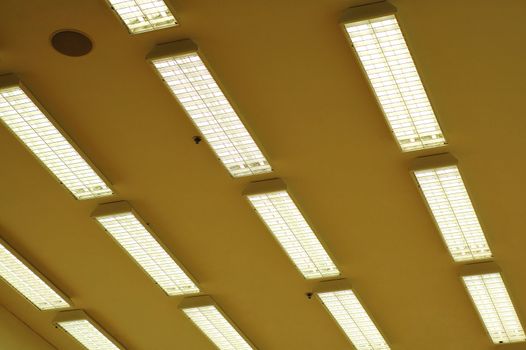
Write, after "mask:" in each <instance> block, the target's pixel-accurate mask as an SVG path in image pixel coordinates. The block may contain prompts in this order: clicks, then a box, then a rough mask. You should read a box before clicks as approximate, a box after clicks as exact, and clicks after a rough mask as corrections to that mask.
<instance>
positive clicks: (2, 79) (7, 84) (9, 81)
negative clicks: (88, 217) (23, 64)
mask: <svg viewBox="0 0 526 350" xmlns="http://www.w3.org/2000/svg"><path fill="white" fill-rule="evenodd" d="M11 87H18V88H20V89H21V90H22V91H23V92H24V93H25V94H26V95H27V97H28V98H29V99H30V100H31V102H33V104H34V105H35V106H36V107H37V108H38V109H39V110H40V112H42V114H43V115H44V116H45V117H46V118H47V119H48V120H49V122H50V123H51V124H52V125H53V126H54V127H55V128H56V129H57V130H58V132H59V133H60V134H61V135H62V137H64V139H66V141H67V142H68V143H69V144H70V145H71V147H73V149H74V150H75V151H77V153H78V154H79V155H80V157H81V158H82V159H84V161H85V162H86V163H87V164H88V165H89V166H90V167H91V169H92V170H93V171H94V172H95V174H97V175H98V176H99V177H100V178H101V180H102V181H103V182H104V184H105V185H106V186H107V187H108V188H109V189H110V191H111V194H108V195H106V196H102V197H94V198H85V199H79V198H77V197H75V195H74V194H73V193H72V192H71V191H70V190H69V188H67V187H66V185H64V184H63V183H62V181H60V179H59V178H58V177H57V176H56V175H55V174H54V173H53V172H52V171H51V169H49V168H48V167H47V165H45V164H44V162H42V161H41V160H40V159H39V158H38V157H37V155H36V154H35V153H33V151H32V150H31V148H29V146H28V145H26V144H25V142H23V141H22V140H20V138H19V137H18V135H16V133H15V132H14V131H13V130H11V128H9V127H8V126H7V125H6V129H7V130H8V131H9V132H10V133H11V134H12V135H13V136H14V137H15V138H16V139H17V140H18V141H19V142H20V143H21V144H22V145H23V146H24V147H25V148H26V149H27V150H28V151H29V153H30V154H31V155H32V156H33V157H34V158H35V159H36V160H37V161H38V162H39V163H40V164H41V165H42V167H43V168H44V169H45V170H46V171H47V172H48V173H49V174H51V176H52V177H53V178H54V179H55V180H56V181H57V182H58V183H59V184H60V185H61V186H62V187H64V188H65V189H66V191H67V192H68V193H69V194H70V195H71V196H72V197H73V198H74V199H75V200H78V201H81V200H93V199H95V198H104V197H110V196H112V195H115V190H114V189H113V188H112V183H111V181H109V180H108V178H107V177H106V176H104V174H103V173H102V172H101V171H100V170H99V168H97V167H96V166H95V164H93V162H92V161H91V160H90V159H89V157H88V156H87V155H86V154H85V153H84V152H83V151H82V150H81V149H80V147H79V146H78V145H77V143H76V142H75V141H73V139H72V138H71V137H70V136H69V135H68V133H66V132H65V131H64V129H62V127H61V126H60V125H59V124H58V123H57V122H56V121H55V119H54V118H53V117H51V115H50V114H49V113H48V111H47V110H46V109H45V108H44V106H42V105H41V104H40V102H39V101H38V99H37V98H35V96H34V95H33V94H32V93H31V91H30V90H29V89H28V88H27V87H26V86H25V85H24V83H23V82H22V81H21V80H20V78H19V77H18V76H17V75H16V74H13V73H9V74H3V75H0V89H6V88H11ZM0 124H4V125H5V123H4V122H2V121H0Z"/></svg>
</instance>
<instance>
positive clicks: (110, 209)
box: [91, 201, 201, 297]
mask: <svg viewBox="0 0 526 350" xmlns="http://www.w3.org/2000/svg"><path fill="white" fill-rule="evenodd" d="M124 213H132V214H133V215H134V216H135V218H136V219H137V220H138V221H139V222H140V224H141V225H142V226H143V227H144V229H145V230H146V231H148V233H149V234H150V235H151V236H152V237H153V239H155V241H156V242H157V243H158V244H159V245H160V246H161V248H162V249H164V251H165V252H166V254H168V255H169V256H170V258H172V259H173V261H175V263H176V264H177V265H178V266H179V268H180V269H181V270H182V271H183V272H184V273H185V274H186V276H187V277H188V278H189V279H190V280H191V281H192V282H193V283H194V285H195V286H196V287H197V289H199V292H197V293H195V294H194V295H198V294H199V293H201V288H199V283H198V281H197V280H196V279H195V278H194V276H192V274H191V273H190V272H189V271H188V270H187V269H186V268H185V266H184V265H183V264H182V263H181V262H180V261H179V260H178V259H177V258H176V257H175V256H174V254H172V251H171V250H170V249H168V247H167V246H166V245H165V244H164V243H163V242H162V241H161V240H160V239H159V237H157V235H156V234H155V233H154V232H153V231H152V230H151V228H150V225H149V224H148V223H146V221H144V220H143V218H142V217H141V216H140V215H139V214H138V213H137V211H135V209H134V208H133V207H132V206H131V204H130V203H129V202H127V201H118V202H110V203H102V204H99V205H98V206H97V207H96V208H95V210H93V212H92V213H91V217H92V218H93V219H94V220H95V221H96V222H97V224H98V225H99V226H100V227H102V229H103V230H104V231H105V232H107V233H108V235H109V236H110V238H111V239H112V240H113V241H114V242H115V243H117V245H118V246H119V247H120V248H121V249H122V250H123V251H124V252H125V253H126V254H127V255H128V256H129V257H130V258H131V260H133V262H134V263H135V264H136V265H138V266H139V268H140V269H141V270H142V271H143V272H144V273H145V274H146V276H148V278H150V279H151V280H152V281H153V283H154V284H155V285H156V286H158V287H159V288H160V289H161V290H162V291H163V292H164V293H165V294H166V295H167V296H169V297H174V296H181V295H183V294H179V295H170V294H168V293H166V291H165V290H164V289H163V288H162V287H161V286H160V285H159V284H158V283H157V281H156V280H155V279H154V278H153V277H152V276H150V274H149V273H148V272H147V271H146V270H145V269H144V268H143V267H142V265H141V264H139V262H138V261H137V260H135V258H134V257H133V256H132V255H131V254H130V253H129V252H128V251H127V250H126V249H124V247H123V246H122V245H121V244H120V243H119V241H118V240H117V239H116V238H115V237H113V235H112V234H111V233H109V232H108V231H107V230H106V228H105V227H104V226H103V225H102V224H101V223H100V222H99V221H98V220H97V218H98V217H104V216H111V215H116V214H124ZM187 295H188V294H187Z"/></svg>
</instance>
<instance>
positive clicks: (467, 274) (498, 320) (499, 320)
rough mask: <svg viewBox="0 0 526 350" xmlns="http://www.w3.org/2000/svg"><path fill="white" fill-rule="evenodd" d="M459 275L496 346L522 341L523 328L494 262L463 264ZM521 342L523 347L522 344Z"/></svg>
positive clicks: (524, 338) (523, 337)
mask: <svg viewBox="0 0 526 350" xmlns="http://www.w3.org/2000/svg"><path fill="white" fill-rule="evenodd" d="M460 276H461V278H462V281H463V282H464V286H465V287H466V289H467V290H468V293H469V295H470V297H471V300H472V301H473V304H474V305H475V308H476V309H477V311H478V314H479V316H480V318H481V320H482V323H483V324H484V326H485V328H486V330H487V332H488V334H489V336H490V338H491V340H492V341H493V343H494V344H499V346H497V347H498V348H500V347H501V346H502V345H500V344H510V345H511V344H515V343H523V342H525V341H526V336H525V334H524V329H523V327H522V325H521V321H520V319H519V316H518V315H517V312H516V310H515V308H514V306H513V302H512V300H511V298H510V295H509V294H508V291H507V289H506V285H505V284H504V280H503V278H502V272H501V270H500V268H499V266H498V265H497V264H496V263H494V262H484V263H477V264H468V265H464V266H462V267H461V269H460ZM521 346H522V347H521V349H523V348H524V344H522V345H521ZM505 348H506V349H511V347H508V346H506V347H505Z"/></svg>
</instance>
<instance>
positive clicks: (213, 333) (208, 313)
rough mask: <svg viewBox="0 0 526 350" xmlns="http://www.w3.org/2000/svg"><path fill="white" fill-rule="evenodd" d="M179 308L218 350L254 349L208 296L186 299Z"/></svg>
mask: <svg viewBox="0 0 526 350" xmlns="http://www.w3.org/2000/svg"><path fill="white" fill-rule="evenodd" d="M179 308H180V309H181V310H183V312H184V313H185V314H186V316H188V318H190V320H191V321H192V322H193V323H194V324H195V325H196V326H197V327H198V328H199V329H200V330H201V331H202V332H203V333H204V334H205V335H206V336H207V337H208V338H209V339H210V340H211V341H212V343H214V344H215V346H217V347H218V348H219V349H220V350H251V349H255V346H254V345H252V344H251V343H250V341H249V340H248V339H247V338H246V337H245V336H244V335H243V334H242V333H241V331H240V330H239V329H237V327H236V326H235V325H234V323H233V322H231V321H230V320H229V319H228V317H227V316H226V315H225V314H224V313H223V311H222V310H221V309H220V308H219V306H217V305H216V303H215V302H214V300H213V299H212V298H210V297H209V296H206V295H205V296H200V297H193V298H186V299H184V300H183V302H182V303H181V304H180V305H179Z"/></svg>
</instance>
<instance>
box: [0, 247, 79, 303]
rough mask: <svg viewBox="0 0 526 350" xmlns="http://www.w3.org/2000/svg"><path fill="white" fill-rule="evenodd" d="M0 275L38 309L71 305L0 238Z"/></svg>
mask: <svg viewBox="0 0 526 350" xmlns="http://www.w3.org/2000/svg"><path fill="white" fill-rule="evenodd" d="M0 276H1V277H2V278H3V279H4V280H5V281H6V282H7V283H8V284H9V285H11V287H13V288H14V289H16V290H17V291H18V292H19V293H20V294H22V295H23V296H24V297H25V298H26V299H27V300H29V301H30V302H31V303H32V304H33V305H35V306H36V307H37V308H39V309H40V310H53V309H64V308H68V307H70V306H71V303H70V301H69V299H68V298H67V297H66V296H65V295H64V294H63V293H62V292H61V291H59V290H58V288H57V287H55V286H54V285H53V284H52V283H51V282H49V281H48V280H47V279H46V278H45V277H44V276H43V275H42V274H41V273H40V272H38V271H37V270H36V269H35V268H34V267H33V266H31V265H30V264H29V263H28V262H27V261H26V260H25V259H24V258H22V257H21V256H20V255H19V254H18V253H17V252H16V251H15V250H14V249H13V248H11V247H10V246H9V245H8V244H7V243H6V242H4V241H2V240H0Z"/></svg>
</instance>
